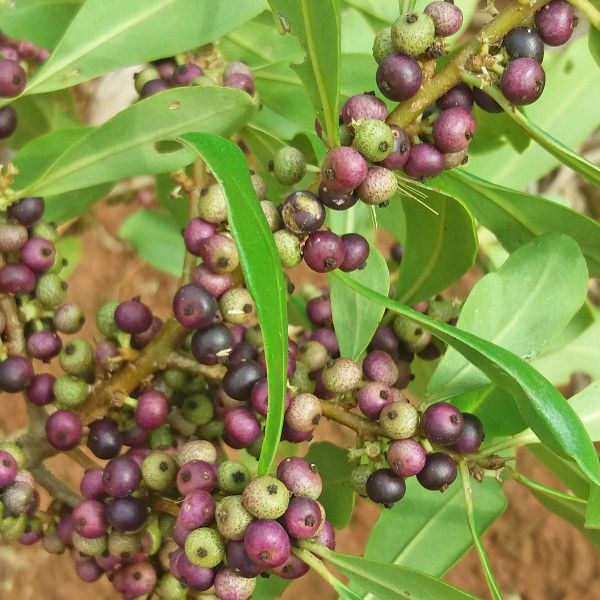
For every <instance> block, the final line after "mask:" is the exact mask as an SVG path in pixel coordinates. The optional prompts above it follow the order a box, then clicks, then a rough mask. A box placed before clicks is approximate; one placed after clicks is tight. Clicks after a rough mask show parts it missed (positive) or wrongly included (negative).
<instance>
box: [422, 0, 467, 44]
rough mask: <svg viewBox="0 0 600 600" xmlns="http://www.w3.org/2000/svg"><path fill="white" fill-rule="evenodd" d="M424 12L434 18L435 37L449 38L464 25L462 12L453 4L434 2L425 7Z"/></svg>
mask: <svg viewBox="0 0 600 600" xmlns="http://www.w3.org/2000/svg"><path fill="white" fill-rule="evenodd" d="M423 12H424V13H425V14H426V15H429V16H430V17H431V18H432V20H433V24H434V27H435V35H437V36H439V37H448V36H450V35H454V34H455V33H458V31H459V29H460V28H461V26H462V23H463V14H462V10H460V8H458V6H456V5H455V4H453V3H452V2H445V1H437V2H432V3H431V4H428V5H427V6H426V7H425V10H424V11H423Z"/></svg>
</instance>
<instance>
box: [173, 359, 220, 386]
mask: <svg viewBox="0 0 600 600" xmlns="http://www.w3.org/2000/svg"><path fill="white" fill-rule="evenodd" d="M164 366H165V367H166V368H175V369H181V370H182V371H186V372H187V373H191V374H192V375H200V376H202V377H206V379H208V380H209V381H211V382H213V383H219V382H220V381H221V380H222V379H223V375H225V370H226V369H225V367H224V366H223V365H212V366H208V365H201V364H200V363H199V362H197V361H195V360H194V359H193V358H188V357H187V356H183V355H182V354H179V353H178V352H171V353H170V354H169V355H168V356H167V358H166V360H165V364H164Z"/></svg>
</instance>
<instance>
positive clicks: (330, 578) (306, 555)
mask: <svg viewBox="0 0 600 600" xmlns="http://www.w3.org/2000/svg"><path fill="white" fill-rule="evenodd" d="M311 546H317V547H318V549H319V550H321V549H322V548H323V546H321V545H319V544H311ZM292 552H293V553H294V555H296V556H297V557H298V558H299V559H300V560H301V561H302V562H303V563H305V564H307V565H308V566H309V567H310V568H311V569H314V571H315V572H316V573H317V574H318V575H320V576H321V577H322V578H323V579H324V580H325V581H326V582H327V583H328V584H329V585H330V586H331V587H332V588H333V589H334V590H335V591H336V592H338V594H339V595H340V596H341V597H342V598H343V597H348V596H347V595H346V594H344V593H342V591H343V592H347V593H350V594H352V592H350V590H349V589H348V588H347V587H346V585H344V584H343V583H342V582H341V581H340V580H339V579H338V578H337V577H335V576H334V575H333V573H331V571H329V570H328V569H327V567H326V566H325V565H324V564H323V561H321V560H320V559H319V558H317V557H316V556H315V555H314V554H312V553H311V552H309V551H308V550H303V549H302V548H292ZM349 597H350V598H353V597H354V594H352V595H351V596H349Z"/></svg>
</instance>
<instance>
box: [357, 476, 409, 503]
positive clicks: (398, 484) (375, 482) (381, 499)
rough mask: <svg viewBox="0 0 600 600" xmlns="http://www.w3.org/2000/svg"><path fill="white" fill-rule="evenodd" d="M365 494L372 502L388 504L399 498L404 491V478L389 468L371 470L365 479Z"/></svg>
mask: <svg viewBox="0 0 600 600" xmlns="http://www.w3.org/2000/svg"><path fill="white" fill-rule="evenodd" d="M366 488H367V495H368V496H369V498H370V499H371V500H372V501H373V502H377V503H378V504H384V505H385V506H390V505H392V504H394V502H398V500H401V499H402V497H403V496H404V494H405V492H406V484H405V483H404V479H402V477H400V476H399V475H396V473H394V471H392V470H391V469H378V470H377V471H373V473H371V475H369V478H368V479H367V484H366Z"/></svg>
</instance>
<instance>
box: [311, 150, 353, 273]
mask: <svg viewBox="0 0 600 600" xmlns="http://www.w3.org/2000/svg"><path fill="white" fill-rule="evenodd" d="M363 160H364V159H363ZM303 252H304V260H305V262H306V264H307V265H308V267H309V268H311V269H312V270H313V271H316V272H317V273H329V271H333V270H334V269H337V268H338V267H339V266H340V265H341V264H342V263H343V262H344V258H345V256H346V252H345V248H344V243H343V241H342V239H341V238H340V237H339V236H338V235H336V234H335V233H333V232H332V231H317V232H315V233H311V234H310V235H309V236H308V238H307V239H306V241H305V242H304V249H303Z"/></svg>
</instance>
